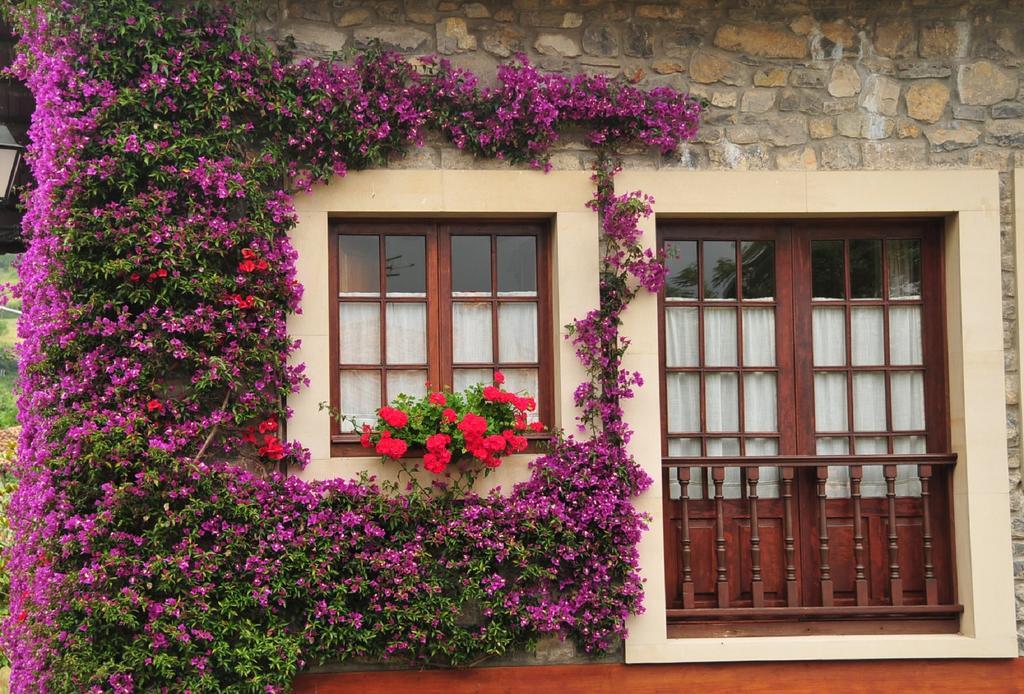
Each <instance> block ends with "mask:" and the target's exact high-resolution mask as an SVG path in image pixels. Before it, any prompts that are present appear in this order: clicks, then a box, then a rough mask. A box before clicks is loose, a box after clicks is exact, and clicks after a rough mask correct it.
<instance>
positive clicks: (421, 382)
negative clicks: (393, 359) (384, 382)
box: [388, 369, 427, 402]
mask: <svg viewBox="0 0 1024 694" xmlns="http://www.w3.org/2000/svg"><path fill="white" fill-rule="evenodd" d="M426 382H427V372H426V371H419V370H416V371H406V370H405V369H402V370H401V371H398V370H392V371H388V402H390V401H392V400H394V399H395V398H396V397H397V396H398V394H399V393H405V394H406V395H411V396H412V397H414V398H418V397H422V396H423V395H426V393H427V386H426Z"/></svg>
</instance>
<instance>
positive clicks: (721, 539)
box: [711, 466, 729, 607]
mask: <svg viewBox="0 0 1024 694" xmlns="http://www.w3.org/2000/svg"><path fill="white" fill-rule="evenodd" d="M711 477H712V479H713V480H714V483H715V557H716V560H717V564H718V576H717V588H718V606H719V607H728V606H729V567H728V565H727V564H726V552H725V503H724V502H723V498H724V497H723V495H722V483H723V482H724V481H725V468H724V467H721V466H716V467H713V468H711Z"/></svg>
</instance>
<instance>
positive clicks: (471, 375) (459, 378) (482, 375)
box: [452, 369, 494, 391]
mask: <svg viewBox="0 0 1024 694" xmlns="http://www.w3.org/2000/svg"><path fill="white" fill-rule="evenodd" d="M493 378H494V373H493V372H492V371H491V370H490V369H455V373H454V375H453V379H452V380H453V381H454V383H452V390H455V391H461V390H465V389H466V388H469V387H470V386H472V385H475V384H477V383H490V382H491V380H493Z"/></svg>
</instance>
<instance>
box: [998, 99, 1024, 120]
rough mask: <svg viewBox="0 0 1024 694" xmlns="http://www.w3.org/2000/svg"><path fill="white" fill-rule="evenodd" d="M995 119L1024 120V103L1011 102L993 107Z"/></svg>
mask: <svg viewBox="0 0 1024 694" xmlns="http://www.w3.org/2000/svg"><path fill="white" fill-rule="evenodd" d="M991 111H992V117H993V118H1024V103H1021V102H1019V101H1010V102H1007V103H1004V104H996V105H994V106H993V107H992V109H991Z"/></svg>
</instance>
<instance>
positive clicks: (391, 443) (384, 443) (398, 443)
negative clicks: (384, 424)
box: [377, 432, 409, 460]
mask: <svg viewBox="0 0 1024 694" xmlns="http://www.w3.org/2000/svg"><path fill="white" fill-rule="evenodd" d="M385 433H387V432H385ZM408 449H409V444H407V443H406V442H405V441H403V440H402V439H396V438H392V437H391V436H381V439H380V441H378V442H377V452H378V453H380V454H381V455H383V456H386V457H388V458H391V459H392V460H398V459H399V458H401V457H402V456H403V455H405V452H406V451H407V450H408Z"/></svg>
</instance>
